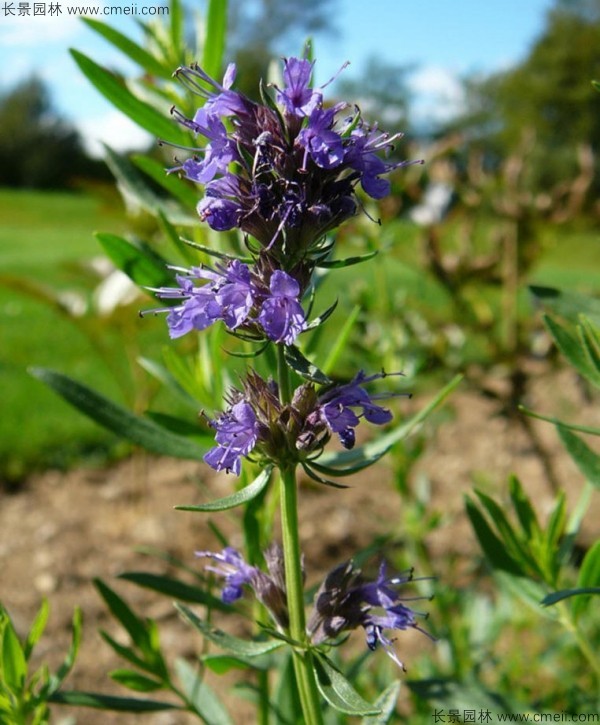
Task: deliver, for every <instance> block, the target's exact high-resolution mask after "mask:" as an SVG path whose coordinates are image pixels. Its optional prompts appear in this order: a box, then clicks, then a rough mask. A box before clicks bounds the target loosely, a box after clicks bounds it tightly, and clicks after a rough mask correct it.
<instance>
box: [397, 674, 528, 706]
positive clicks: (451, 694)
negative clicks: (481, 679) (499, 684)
mask: <svg viewBox="0 0 600 725" xmlns="http://www.w3.org/2000/svg"><path fill="white" fill-rule="evenodd" d="M406 684H407V686H408V687H409V688H410V689H411V691H412V692H414V693H415V694H416V695H417V697H419V698H421V699H422V700H430V701H433V702H436V703H438V704H439V705H440V706H443V707H444V708H446V709H456V710H460V711H463V710H478V711H482V712H487V711H489V712H490V713H505V712H506V713H513V712H517V713H518V712H528V711H529V708H528V707H526V706H524V705H523V704H522V703H515V705H514V706H513V705H511V704H509V703H507V702H506V701H505V699H504V698H503V697H501V696H500V695H498V694H496V693H494V692H490V691H489V690H486V689H484V688H483V687H482V686H481V685H480V684H479V683H478V682H477V681H475V680H474V679H472V680H470V681H467V682H456V681H453V680H449V679H448V680H446V679H431V680H418V681H415V680H412V681H409V682H407V683H406Z"/></svg>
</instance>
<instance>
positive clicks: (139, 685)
mask: <svg viewBox="0 0 600 725" xmlns="http://www.w3.org/2000/svg"><path fill="white" fill-rule="evenodd" d="M109 677H110V678H111V680H114V681H115V682H118V683H119V684H120V685H123V687H127V688H128V689H129V690H135V691H136V692H155V691H156V690H160V689H161V688H162V687H163V683H162V682H160V680H154V679H152V677H146V675H141V674H140V673H139V672H136V671H135V670H128V669H126V668H121V669H118V670H113V671H112V672H110V673H109Z"/></svg>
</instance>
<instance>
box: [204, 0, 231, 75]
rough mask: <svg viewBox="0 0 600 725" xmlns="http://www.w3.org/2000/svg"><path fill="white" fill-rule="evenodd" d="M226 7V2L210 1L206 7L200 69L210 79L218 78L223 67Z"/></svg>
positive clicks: (219, 0) (225, 0) (223, 0)
mask: <svg viewBox="0 0 600 725" xmlns="http://www.w3.org/2000/svg"><path fill="white" fill-rule="evenodd" d="M227 5H228V2H227V0H210V2H209V5H208V12H207V17H206V34H205V36H204V45H203V53H202V67H203V69H204V70H205V71H206V72H207V73H208V75H209V76H211V77H212V78H217V77H218V76H219V74H220V72H221V67H222V65H223V53H224V52H225V39H226V33H227Z"/></svg>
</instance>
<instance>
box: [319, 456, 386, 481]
mask: <svg viewBox="0 0 600 725" xmlns="http://www.w3.org/2000/svg"><path fill="white" fill-rule="evenodd" d="M380 458H381V456H373V457H372V458H365V459H364V460H362V461H360V462H359V463H356V464H354V465H353V466H348V467H347V468H334V467H333V466H323V465H322V464H321V463H317V461H310V462H309V463H310V467H311V468H314V469H315V470H316V471H318V472H319V473H323V474H325V475H326V476H334V477H335V478H337V477H338V476H339V477H343V476H351V475H352V474H354V473H357V472H358V471H362V470H364V469H365V468H368V467H369V466H372V465H373V464H374V463H377V461H379V460H380Z"/></svg>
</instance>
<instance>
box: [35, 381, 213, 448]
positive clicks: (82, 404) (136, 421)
mask: <svg viewBox="0 0 600 725" xmlns="http://www.w3.org/2000/svg"><path fill="white" fill-rule="evenodd" d="M30 372H31V374H32V375H33V376H34V377H36V378H38V380H41V381H42V382H43V383H46V385H48V386H49V387H51V388H52V389H53V390H54V391H55V392H56V393H58V394H59V395H60V396H62V397H63V398H64V399H65V400H66V401H67V402H68V403H70V404H71V405H73V406H74V407H75V408H77V409H78V410H80V411H81V412H82V413H84V414H85V415H87V416H89V417H90V418H91V419H92V420H94V421H96V423H99V424H100V425H102V426H104V427H105V428H108V430H110V431H113V433H116V434H117V435H119V436H121V437H123V438H125V439H127V440H130V441H132V442H133V443H137V444H138V445H140V446H142V448H145V449H146V450H148V451H152V453H158V454H160V455H164V456H173V457H174V458H185V459H191V460H202V457H203V456H204V454H205V453H206V451H207V450H208V449H207V448H206V447H202V446H199V445H197V444H196V443H193V442H192V441H190V440H188V439H187V438H184V437H183V436H179V435H175V434H174V433H170V432H169V431H167V430H165V429H164V428H161V427H160V426H158V425H156V424H155V423H153V422H151V421H149V420H146V419H144V418H140V417H139V416H137V415H135V414H134V413H131V412H130V411H129V410H127V409H126V408H123V407H121V406H120V405H117V404H116V403H113V402H112V401H110V400H108V399H107V398H105V397H104V396H102V395H100V394H99V393H96V392H95V391H93V390H91V389H90V388H88V387H87V386H85V385H82V384H81V383H78V382H77V381H75V380H72V379H71V378H69V377H67V376H66V375H62V374H61V373H57V372H54V371H53V370H48V369H46V368H32V369H31V370H30Z"/></svg>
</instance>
